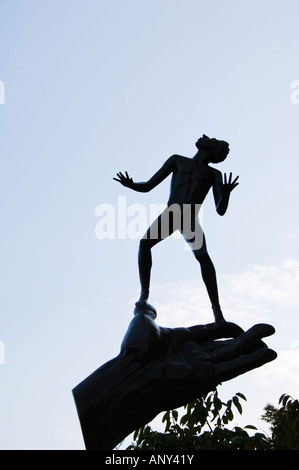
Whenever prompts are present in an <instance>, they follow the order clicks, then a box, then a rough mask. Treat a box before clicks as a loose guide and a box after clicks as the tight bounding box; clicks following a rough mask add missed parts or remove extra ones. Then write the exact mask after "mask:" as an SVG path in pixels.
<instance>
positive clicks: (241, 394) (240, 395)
mask: <svg viewBox="0 0 299 470" xmlns="http://www.w3.org/2000/svg"><path fill="white" fill-rule="evenodd" d="M236 395H237V396H238V397H240V398H242V400H245V401H247V398H246V397H245V395H243V393H240V392H238V393H236Z"/></svg>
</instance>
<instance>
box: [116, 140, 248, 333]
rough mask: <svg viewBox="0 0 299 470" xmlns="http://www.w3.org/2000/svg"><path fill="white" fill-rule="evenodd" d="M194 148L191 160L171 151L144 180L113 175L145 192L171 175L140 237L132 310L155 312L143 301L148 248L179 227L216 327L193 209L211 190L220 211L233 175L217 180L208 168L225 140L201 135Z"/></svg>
mask: <svg viewBox="0 0 299 470" xmlns="http://www.w3.org/2000/svg"><path fill="white" fill-rule="evenodd" d="M196 147H197V149H198V151H197V153H196V154H195V156H194V157H193V158H188V157H183V156H181V155H172V156H171V157H170V158H169V159H168V160H167V161H166V162H165V163H164V165H163V166H162V167H161V168H160V170H159V171H158V172H157V173H156V174H155V175H154V176H153V177H152V178H150V179H149V180H148V181H147V182H144V183H134V182H133V180H132V178H130V177H129V175H128V173H127V172H125V175H123V173H121V172H119V173H117V176H118V178H113V179H114V180H115V181H118V182H119V183H121V184H122V185H123V186H126V187H128V188H131V189H133V190H135V191H140V192H148V191H151V190H152V189H153V188H154V187H155V186H157V185H158V184H159V183H161V181H163V180H164V179H165V178H166V177H167V176H169V175H170V174H172V181H171V188H170V197H169V200H168V203H167V208H166V209H165V211H164V212H163V213H162V214H161V215H160V216H159V217H158V218H157V219H156V220H155V221H154V222H153V224H152V225H151V227H150V228H149V229H148V230H147V232H146V233H145V235H144V236H143V238H142V239H141V240H140V246H139V254H138V264H139V276H140V283H141V294H140V298H139V300H138V302H136V308H135V314H136V313H139V312H142V311H143V312H147V313H150V312H151V315H152V316H153V318H154V317H155V316H156V311H155V308H154V307H153V306H151V305H150V304H149V303H148V302H147V300H148V297H149V287H150V273H151V267H152V255H151V249H152V248H153V247H154V246H155V245H156V244H157V243H159V242H160V241H161V240H163V239H165V238H166V237H168V236H169V235H171V234H172V233H173V232H174V231H176V230H180V232H181V233H182V234H183V236H184V238H185V240H186V241H187V243H189V245H190V247H191V249H192V251H193V254H194V256H195V258H196V259H197V261H199V263H200V266H201V273H202V277H203V281H204V283H205V285H206V288H207V291H208V295H209V298H210V301H211V304H212V310H213V314H214V317H215V322H216V323H217V324H218V325H221V324H224V323H225V320H224V317H223V313H222V311H221V307H220V303H219V296H218V288H217V280H216V273H215V268H214V265H213V263H212V260H211V258H210V256H209V254H208V251H207V245H206V240H205V236H204V234H203V232H202V229H201V226H200V223H199V220H198V211H199V209H200V206H201V204H202V203H203V201H204V199H205V197H206V195H207V194H208V192H209V190H210V189H211V188H212V189H213V194H214V200H215V205H216V210H217V213H218V214H219V215H224V214H225V212H226V210H227V207H228V202H229V197H230V193H231V191H232V190H233V189H234V188H235V187H236V186H237V185H238V184H239V183H237V179H238V176H237V177H236V178H235V179H234V180H232V174H231V173H230V176H229V178H228V179H227V176H226V174H224V180H223V178H222V173H221V172H220V171H219V170H216V169H215V168H213V167H211V166H209V163H219V162H222V161H223V160H225V158H226V157H227V155H228V153H229V145H228V143H227V142H225V141H223V140H217V139H214V138H213V139H210V138H209V137H207V136H206V135H203V136H202V137H201V138H200V139H198V141H197V142H196Z"/></svg>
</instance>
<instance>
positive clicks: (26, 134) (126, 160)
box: [0, 0, 299, 449]
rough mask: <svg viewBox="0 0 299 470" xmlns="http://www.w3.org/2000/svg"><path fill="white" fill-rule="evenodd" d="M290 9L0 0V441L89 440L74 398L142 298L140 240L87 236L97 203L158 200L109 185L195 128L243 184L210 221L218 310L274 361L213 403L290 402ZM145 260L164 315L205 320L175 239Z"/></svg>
mask: <svg viewBox="0 0 299 470" xmlns="http://www.w3.org/2000/svg"><path fill="white" fill-rule="evenodd" d="M298 14H299V5H298V2H297V1H296V0H283V1H282V0H281V1H277V0H259V1H257V0H254V1H251V2H247V3H246V4H245V3H244V2H240V1H237V0H227V1H222V0H212V1H211V0H209V1H200V0H184V1H183V0H163V1H160V0H159V1H158V0H143V1H139V0H134V1H132V0H126V1H121V0H114V1H111V0H110V1H102V0H97V1H96V0H84V1H83V0H59V1H58V0H52V1H51V2H50V1H48V2H46V1H43V2H41V1H37V0H9V1H8V0H0V44H1V48H0V80H2V81H3V82H4V84H5V104H3V105H0V124H1V125H0V152H1V172H0V174H1V186H0V187H1V198H0V204H1V216H2V231H1V250H2V256H1V260H2V262H1V265H2V270H1V287H2V293H1V320H0V340H1V341H3V343H4V345H5V364H4V365H0V383H1V387H0V416H1V419H0V447H1V448H2V449H80V448H83V447H84V446H83V440H82V436H81V431H80V427H79V423H78V419H77V415H76V410H75V407H74V403H73V399H72V395H71V389H72V388H73V387H74V386H75V385H77V383H78V382H80V381H81V380H83V379H84V378H85V377H86V376H87V375H89V373H91V372H92V371H93V370H95V369H96V368H97V367H98V366H100V365H101V364H103V363H104V362H106V361H107V360H109V359H111V358H112V357H114V356H115V355H117V354H118V352H119V346H120V342H121V340H122V337H123V335H124V333H125V331H126V328H127V325H128V323H129V321H130V320H131V317H132V311H133V306H134V301H135V300H136V297H137V296H138V294H139V280H138V271H137V250H138V241H137V240H104V241H100V240H98V239H97V237H96V236H95V226H96V223H97V217H96V216H95V210H96V208H97V207H98V205H99V204H102V203H108V204H112V205H114V206H115V207H117V200H118V196H126V198H127V204H128V205H130V204H133V203H139V204H145V205H146V206H147V207H148V205H149V204H151V203H160V204H161V203H164V202H166V201H167V198H168V192H169V179H168V180H167V181H165V182H163V183H162V184H161V186H160V187H158V188H156V189H155V190H154V191H153V192H151V193H148V194H141V193H136V192H132V191H129V190H126V189H125V188H123V187H121V186H120V185H117V183H115V182H114V181H113V180H112V178H113V176H114V175H115V173H116V172H117V171H119V170H121V171H124V170H127V171H128V172H129V173H130V175H131V176H132V177H133V178H134V179H136V180H139V181H142V180H146V179H148V178H149V177H150V176H151V175H152V174H153V173H154V172H155V171H156V170H157V169H158V168H159V167H160V166H161V165H162V163H163V162H164V160H165V159H166V158H167V157H168V156H170V155H172V154H173V153H180V154H183V155H186V156H193V155H194V153H195V147H194V142H195V141H196V139H197V138H198V137H199V136H200V135H201V134H202V133H206V134H207V135H210V136H212V137H218V138H221V139H225V140H227V141H228V142H230V148H231V151H230V154H229V158H228V159H227V160H226V161H225V162H224V163H222V164H220V165H218V168H219V169H220V170H221V171H224V172H225V171H226V172H229V171H232V172H233V174H235V175H240V185H239V186H238V188H237V189H236V190H235V192H234V193H233V194H232V200H231V205H230V207H229V210H228V213H227V214H226V215H225V217H223V218H221V217H219V216H218V215H217V214H216V213H215V210H214V205H213V200H212V197H211V195H209V197H208V199H207V201H206V204H205V207H204V212H203V218H204V230H205V233H206V237H207V242H208V247H209V250H210V254H211V257H212V259H213V261H214V264H215V267H216V270H217V273H218V278H219V288H220V293H221V299H222V303H224V308H225V314H226V312H227V314H226V316H227V317H228V319H229V320H231V321H235V322H236V323H239V324H240V326H242V327H244V328H247V327H250V326H252V325H253V324H254V323H255V322H256V321H260V319H262V320H263V321H264V320H266V321H267V322H269V323H272V324H273V325H274V326H275V327H276V329H277V333H276V335H275V337H273V338H271V339H270V340H269V341H268V342H269V344H270V345H271V346H272V347H273V348H274V349H275V348H276V350H277V351H278V353H279V358H278V359H277V361H275V362H274V363H273V364H271V365H269V366H265V367H264V368H262V369H260V370H258V371H256V372H251V373H249V374H247V376H246V377H242V378H240V379H236V381H233V382H231V383H230V384H226V388H225V386H223V389H224V393H227V395H229V394H230V393H231V394H234V393H235V392H237V391H241V392H242V393H244V394H245V395H246V396H248V407H249V406H251V408H249V409H250V412H249V416H248V415H247V416H248V417H247V418H244V419H245V420H247V422H250V421H251V424H259V423H256V422H252V417H255V416H257V417H258V416H260V415H261V414H262V407H263V406H264V405H266V403H267V402H268V401H271V400H272V401H273V402H277V400H278V398H279V396H280V395H281V394H282V393H290V394H292V393H293V394H296V393H297V389H298V383H297V382H296V380H298V379H297V378H296V377H297V376H298V375H299V374H298V367H299V366H298V362H297V358H299V350H298V340H299V335H298V320H297V316H296V314H297V312H298V305H299V300H298V294H297V285H298V284H297V283H298V273H299V256H298V244H297V239H298V235H299V229H298V217H297V212H298V211H297V194H298V147H299V145H298V144H299V137H298V123H299V105H294V104H292V103H291V100H290V96H291V91H292V90H291V83H292V82H293V81H294V80H298V79H299V66H298V44H299V32H298V24H297V22H298V21H297V20H298ZM153 256H154V258H153V260H154V266H153V288H152V299H151V300H152V303H153V304H154V305H155V306H156V308H157V310H158V319H157V322H158V323H159V322H164V324H169V325H170V323H168V318H169V317H170V316H171V319H170V318H169V322H172V323H171V324H173V325H175V324H176V326H181V325H182V322H183V321H184V322H187V324H190V322H191V324H195V323H201V322H207V321H211V313H210V311H209V305H208V302H207V299H206V293H205V291H204V290H203V289H202V281H201V278H200V272H199V268H198V266H197V264H196V262H195V260H194V259H193V258H192V255H191V254H190V253H189V252H188V251H186V250H184V249H183V243H181V241H177V240H167V241H165V242H164V243H163V244H160V245H159V246H158V247H156V249H155V253H153ZM197 285H198V290H197ZM167 287H168V290H167ZM171 287H172V288H173V289H174V292H175V294H172V290H171ZM165 292H167V295H166V297H164V296H163V294H164V293H165ZM179 293H182V296H181V297H179ZM199 294H200V295H201V294H202V296H201V297H200V299H198V297H197V296H198V295H199ZM184 296H185V299H186V300H184V299H183V297H184ZM190 299H191V300H192V299H194V302H198V303H199V306H201V305H202V309H203V310H204V311H201V310H200V308H198V315H196V307H195V306H194V302H193V303H192V301H191V300H190ZM180 302H182V303H181V304H180ZM205 303H206V304H205ZM178 305H181V307H180V308H181V311H182V312H183V310H184V309H185V310H184V313H182V316H181V317H180V311H179V310H178V307H177V310H176V311H174V310H175V306H178ZM205 305H207V307H205ZM159 312H161V315H159ZM167 313H169V317H168V316H167ZM175 322H176V323H175ZM188 322H189V323H188ZM288 365H290V367H291V369H290V371H289V370H288ZM283 374H284V375H283ZM265 381H268V382H267V384H265ZM297 398H298V397H297ZM275 404H276V403H275ZM244 414H246V407H245V410H244Z"/></svg>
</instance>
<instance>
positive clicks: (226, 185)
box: [222, 173, 239, 193]
mask: <svg viewBox="0 0 299 470" xmlns="http://www.w3.org/2000/svg"><path fill="white" fill-rule="evenodd" d="M238 178H239V176H237V177H236V178H235V179H234V180H233V181H232V173H230V174H229V179H228V180H227V176H226V173H224V182H223V186H222V187H223V191H225V192H227V193H230V192H231V191H232V190H233V189H235V187H236V186H238V184H239V183H237V181H238Z"/></svg>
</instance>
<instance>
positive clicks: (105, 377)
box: [73, 135, 277, 449]
mask: <svg viewBox="0 0 299 470" xmlns="http://www.w3.org/2000/svg"><path fill="white" fill-rule="evenodd" d="M196 146H197V149H198V152H197V153H196V155H195V156H194V157H193V158H187V157H183V156H180V155H173V156H172V157H170V158H169V159H168V160H167V161H166V162H165V164H164V165H163V166H162V168H161V169H160V170H159V171H158V172H157V173H156V174H155V175H154V176H153V177H152V178H151V179H150V180H149V181H147V182H145V183H134V182H133V180H132V178H130V177H129V175H128V174H127V173H126V174H125V175H123V174H122V173H118V174H117V176H118V178H114V179H115V180H116V181H118V182H120V183H121V184H123V185H124V186H126V187H129V188H131V189H134V190H136V191H141V192H145V191H150V190H151V189H153V188H154V187H155V186H156V185H158V184H159V183H160V182H161V181H162V180H163V179H165V178H166V177H167V176H168V175H170V174H171V173H172V181H171V191H170V197H169V201H168V205H167V208H166V209H165V211H164V212H163V213H162V214H161V215H160V216H159V217H158V219H157V220H156V221H155V222H154V223H153V224H152V225H151V227H150V228H149V229H148V231H147V232H146V234H145V235H144V237H143V238H142V239H141V241H140V247H139V256H138V263H139V273H140V283H141V294H140V298H139V300H138V301H137V302H136V306H135V310H134V317H133V319H132V320H131V323H130V325H129V327H128V329H127V332H126V334H125V336H124V338H123V341H122V344H121V348H120V353H119V354H118V356H116V357H115V358H113V359H111V360H110V361H108V362H107V363H105V364H103V365H102V366H101V367H99V368H98V369H97V370H96V371H94V372H93V373H92V374H91V375H90V376H89V377H87V378H86V379H85V380H83V381H82V382H81V383H79V384H78V385H77V386H76V387H75V388H74V389H73V397H74V400H75V404H76V407H77V412H78V416H79V420H80V424H81V429H82V433H83V437H84V442H85V446H86V449H113V448H114V447H115V446H116V445H117V444H118V443H119V442H121V440H123V439H124V438H125V437H126V436H127V435H129V434H130V433H131V432H133V431H134V430H135V429H137V428H138V427H141V426H143V425H145V424H146V423H148V422H150V421H151V420H152V419H153V418H155V416H157V415H158V414H159V413H160V412H161V411H166V410H171V409H174V408H177V407H180V406H183V405H186V404H188V403H190V402H191V401H193V400H195V399H196V398H199V397H200V396H203V395H205V394H206V393H208V392H209V391H211V390H213V389H215V388H216V387H217V386H218V385H219V384H220V383H222V382H224V381H228V380H231V379H233V378H234V377H237V376H238V375H240V374H244V373H246V372H248V371H250V370H252V369H254V368H256V367H261V366H263V365H264V364H266V363H268V362H270V361H273V360H274V359H275V358H276V356H277V355H276V352H275V351H273V350H272V349H269V348H268V347H267V345H266V344H265V343H264V342H263V341H262V338H264V337H265V336H270V335H272V334H273V333H274V331H275V330H274V328H273V326H271V325H266V324H258V325H254V326H253V327H252V328H250V329H249V330H248V331H246V332H244V331H243V329H242V328H240V327H239V326H238V325H236V324H234V323H230V322H226V321H225V320H224V317H223V314H222V311H221V308H220V304H219V299H218V289H217V281H216V273H215V269H214V266H213V263H212V261H211V259H210V257H209V255H208V252H207V246H206V242H205V237H204V234H203V232H202V230H201V227H200V224H199V221H198V218H197V214H198V209H199V206H200V205H201V204H202V203H203V201H204V199H205V197H206V195H207V194H208V192H209V190H210V189H211V188H212V189H213V193H214V199H215V204H216V210H217V212H218V214H220V215H224V214H225V212H226V210H227V207H228V203H229V196H230V193H231V191H232V190H233V189H234V188H235V187H236V186H237V185H238V183H237V180H238V177H237V178H235V179H234V180H233V179H232V174H230V176H229V178H228V179H227V177H226V175H224V181H223V180H222V174H221V173H220V172H219V171H218V170H216V169H214V168H212V167H210V166H209V163H218V162H220V161H223V160H224V159H225V158H226V156H227V154H228V152H229V146H228V144H227V142H225V141H219V140H217V139H210V138H209V137H207V136H205V135H203V136H202V137H201V138H200V139H199V140H198V141H197V142H196ZM165 226H166V230H165ZM175 230H180V231H181V232H182V233H183V235H184V237H185V239H186V241H187V242H188V243H189V244H190V246H191V248H192V251H193V253H194V255H195V257H196V259H197V260H198V261H199V263H200V266H201V270H202V276H203V280H204V282H205V284H206V287H207V291H208V294H209V297H210V300H211V303H212V309H213V313H214V318H215V322H214V323H210V324H207V325H195V326H191V327H189V328H165V327H160V326H159V325H157V324H156V322H155V319H156V310H155V308H154V307H153V306H151V305H150V304H149V303H148V297H149V285H150V272H151V265H152V259H151V249H152V248H153V246H155V245H156V244H157V243H158V242H160V241H161V240H163V239H164V238H166V237H167V236H169V235H170V234H171V233H173V232H174V231H175Z"/></svg>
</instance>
